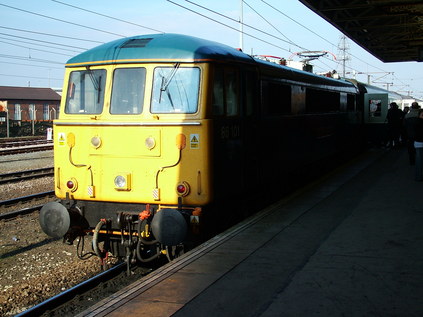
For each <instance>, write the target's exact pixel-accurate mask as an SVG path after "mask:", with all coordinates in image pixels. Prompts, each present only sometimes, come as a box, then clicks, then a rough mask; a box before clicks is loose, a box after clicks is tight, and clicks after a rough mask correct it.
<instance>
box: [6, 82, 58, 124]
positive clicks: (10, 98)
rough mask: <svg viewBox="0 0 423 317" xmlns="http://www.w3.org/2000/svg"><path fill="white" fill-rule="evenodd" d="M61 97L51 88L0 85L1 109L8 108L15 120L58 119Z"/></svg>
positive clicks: (10, 117) (12, 118) (11, 117)
mask: <svg viewBox="0 0 423 317" xmlns="http://www.w3.org/2000/svg"><path fill="white" fill-rule="evenodd" d="M60 98H61V96H60V95H59V94H58V93H57V92H55V91H54V90H53V89H51V88H35V87H11V86H0V102H1V107H2V109H0V110H1V112H5V111H6V110H7V112H8V114H9V119H10V120H14V121H32V120H35V121H50V120H53V119H56V118H57V113H58V111H59V105H60ZM3 121H5V120H3Z"/></svg>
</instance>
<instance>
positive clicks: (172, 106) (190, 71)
mask: <svg viewBox="0 0 423 317" xmlns="http://www.w3.org/2000/svg"><path fill="white" fill-rule="evenodd" d="M199 88H200V69H199V68H180V67H179V64H176V65H175V66H174V67H157V68H156V69H155V70H154V81H153V97H152V102H151V112H152V113H195V112H197V109H198V95H199Z"/></svg>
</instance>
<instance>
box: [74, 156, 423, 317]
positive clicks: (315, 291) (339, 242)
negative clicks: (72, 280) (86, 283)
mask: <svg viewBox="0 0 423 317" xmlns="http://www.w3.org/2000/svg"><path fill="white" fill-rule="evenodd" d="M413 173H414V170H413V167H411V166H409V165H408V158H407V153H406V150H405V149H404V150H391V151H384V150H373V151H369V152H367V153H366V154H364V155H362V156H360V158H358V159H356V160H355V161H354V162H352V163H349V164H348V165H346V166H343V167H342V168H339V169H337V170H336V172H334V173H332V174H331V175H328V176H326V177H325V178H324V179H321V180H319V181H318V182H316V183H314V184H311V185H310V186H308V187H307V188H304V189H303V190H302V191H300V192H296V193H295V194H294V195H292V196H290V197H287V198H285V199H284V200H282V201H280V202H278V203H277V204H274V205H273V206H270V207H268V208H266V209H265V210H263V211H261V212H260V213H258V214H257V215H255V216H253V217H251V218H249V219H247V220H246V221H244V222H243V223H241V224H239V225H237V226H235V227H233V228H231V229H230V230H228V231H226V232H224V233H222V234H221V235H219V236H217V237H215V238H213V239H212V240H210V241H209V242H207V243H205V244H203V245H201V246H200V247H199V248H198V249H196V250H194V251H193V252H192V253H190V254H186V255H185V256H183V257H181V258H179V259H178V260H177V261H175V262H174V263H171V264H169V265H167V266H165V267H163V268H162V269H160V270H158V271H157V272H153V273H152V274H150V275H148V276H147V277H145V278H143V279H142V280H139V281H137V282H135V283H134V284H133V285H131V286H130V287H127V288H126V289H125V290H123V291H121V292H119V293H118V294H115V295H114V296H112V297H110V298H108V299H107V300H105V301H103V302H101V303H99V304H97V305H96V306H94V307H93V309H92V310H90V312H88V311H87V312H84V313H82V314H80V315H79V316H130V315H132V316H133V315H141V314H142V315H145V316H156V317H157V316H171V315H173V316H184V317H185V316H231V317H233V316H243V317H246V316H295V317H298V316H307V317H310V316H325V317H327V316H383V317H386V316H396V317H398V316H407V317H410V316H416V317H417V316H423V182H415V181H414V177H413V176H414V174H413Z"/></svg>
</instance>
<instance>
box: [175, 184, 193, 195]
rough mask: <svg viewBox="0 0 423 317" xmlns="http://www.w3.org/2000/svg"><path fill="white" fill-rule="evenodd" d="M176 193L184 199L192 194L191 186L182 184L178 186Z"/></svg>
mask: <svg viewBox="0 0 423 317" xmlns="http://www.w3.org/2000/svg"><path fill="white" fill-rule="evenodd" d="M176 192H177V193H178V195H179V196H182V197H185V196H187V195H188V194H189V192H190V187H189V184H188V183H187V182H180V183H179V184H178V185H177V186H176Z"/></svg>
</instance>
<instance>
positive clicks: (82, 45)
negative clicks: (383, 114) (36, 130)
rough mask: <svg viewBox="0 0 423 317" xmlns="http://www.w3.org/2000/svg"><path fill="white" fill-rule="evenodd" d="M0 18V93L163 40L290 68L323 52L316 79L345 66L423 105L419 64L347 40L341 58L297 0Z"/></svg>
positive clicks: (71, 6)
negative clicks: (387, 58)
mask: <svg viewBox="0 0 423 317" xmlns="http://www.w3.org/2000/svg"><path fill="white" fill-rule="evenodd" d="M241 3H242V5H241ZM241 13H242V14H241ZM241 16H242V20H243V22H244V26H243V32H244V36H242V37H241V36H240V32H239V30H240V24H239V21H240V19H241ZM0 17H1V20H0V21H1V22H0V47H1V49H0V86H21V87H28V86H30V87H51V88H55V89H60V88H61V87H62V84H63V74H64V65H65V63H66V62H67V61H68V60H69V59H70V58H71V57H73V56H75V55H77V54H79V53H81V52H84V51H85V50H87V49H90V48H92V47H95V46H98V45H100V44H102V43H106V42H109V41H113V40H116V39H119V38H122V37H128V36H133V35H140V34H152V33H160V32H164V33H181V34H187V35H192V36H196V37H200V38H205V39H208V40H213V41H217V42H220V43H224V44H227V45H229V46H232V47H236V48H239V47H241V46H242V48H243V51H244V52H245V53H247V54H251V55H273V56H278V57H283V58H285V59H292V60H294V61H300V59H301V57H300V56H299V55H298V54H296V53H300V52H305V51H324V52H328V53H327V54H326V55H325V56H323V57H320V58H318V59H316V60H313V61H312V64H313V65H314V71H315V72H321V73H326V72H329V71H332V70H337V71H338V73H341V74H342V72H343V66H342V62H341V61H342V59H343V58H344V59H346V62H345V65H346V68H345V70H346V72H347V74H346V77H351V78H353V77H355V78H356V79H357V80H359V81H362V82H366V83H367V82H368V80H369V79H370V82H371V84H373V85H375V86H380V87H383V88H385V89H386V88H388V89H389V90H392V91H396V92H399V93H401V94H403V95H408V94H410V95H412V96H414V97H415V98H419V99H423V63H417V62H403V63H383V62H381V61H380V60H378V59H377V58H375V57H373V56H372V55H371V54H369V53H368V52H367V51H365V50H364V49H362V48H361V47H359V46H358V45H356V44H355V43H354V42H353V41H352V40H350V39H347V41H346V45H344V47H346V48H347V50H346V51H344V52H345V53H344V52H343V51H341V50H339V46H340V43H341V37H342V33H341V32H340V31H338V30H337V29H336V28H334V27H333V26H331V25H330V24H329V23H328V22H326V21H325V20H324V19H322V18H320V17H319V16H318V15H316V14H315V13H314V12H312V11H311V10H309V9H308V8H307V7H305V6H304V5H303V4H301V3H300V2H299V1H298V0H284V1H280V0H245V1H242V2H241V0H214V1H207V0H192V1H191V0H190V1H187V0H121V1H116V0H101V1H100V0H90V1H87V0H36V1H30V0H0Z"/></svg>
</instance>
